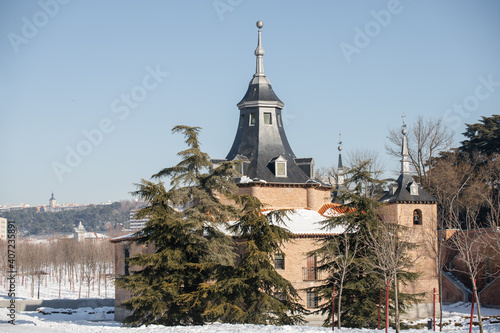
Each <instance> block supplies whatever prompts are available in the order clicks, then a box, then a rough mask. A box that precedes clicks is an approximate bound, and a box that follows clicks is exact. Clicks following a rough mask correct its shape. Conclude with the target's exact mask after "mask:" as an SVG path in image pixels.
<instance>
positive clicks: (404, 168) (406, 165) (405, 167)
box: [401, 113, 410, 174]
mask: <svg viewBox="0 0 500 333" xmlns="http://www.w3.org/2000/svg"><path fill="white" fill-rule="evenodd" d="M401 118H403V126H402V129H401V134H403V142H402V144H401V157H402V159H401V174H410V159H409V158H408V155H409V154H408V139H407V138H406V124H405V118H406V115H405V114H404V113H403V115H402V116H401Z"/></svg>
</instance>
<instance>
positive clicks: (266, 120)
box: [264, 112, 272, 125]
mask: <svg viewBox="0 0 500 333" xmlns="http://www.w3.org/2000/svg"><path fill="white" fill-rule="evenodd" d="M264 124H266V125H271V124H272V121H271V112H264Z"/></svg>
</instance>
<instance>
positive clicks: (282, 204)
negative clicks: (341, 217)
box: [238, 183, 331, 210]
mask: <svg viewBox="0 0 500 333" xmlns="http://www.w3.org/2000/svg"><path fill="white" fill-rule="evenodd" d="M330 191H331V189H330V188H328V187H320V186H317V185H313V184H265V183H248V184H239V185H238V193H239V194H248V195H251V196H254V197H257V198H259V200H260V201H261V202H262V203H264V204H265V205H266V208H276V209H280V208H310V209H314V210H318V209H320V208H321V206H322V205H323V204H325V203H328V202H330Z"/></svg>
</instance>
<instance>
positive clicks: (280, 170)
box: [276, 162, 286, 177]
mask: <svg viewBox="0 0 500 333" xmlns="http://www.w3.org/2000/svg"><path fill="white" fill-rule="evenodd" d="M276 176H277V177H286V162H276Z"/></svg>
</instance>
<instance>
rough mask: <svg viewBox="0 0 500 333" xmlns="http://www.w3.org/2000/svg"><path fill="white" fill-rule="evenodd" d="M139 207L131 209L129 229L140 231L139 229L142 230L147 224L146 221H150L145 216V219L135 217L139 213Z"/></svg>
mask: <svg viewBox="0 0 500 333" xmlns="http://www.w3.org/2000/svg"><path fill="white" fill-rule="evenodd" d="M138 210H139V209H131V210H130V219H129V222H128V223H129V227H128V229H129V230H130V231H134V232H135V231H139V230H142V229H144V227H145V226H146V222H148V221H149V219H148V218H143V219H136V218H135V214H136V213H137V211H138Z"/></svg>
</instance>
